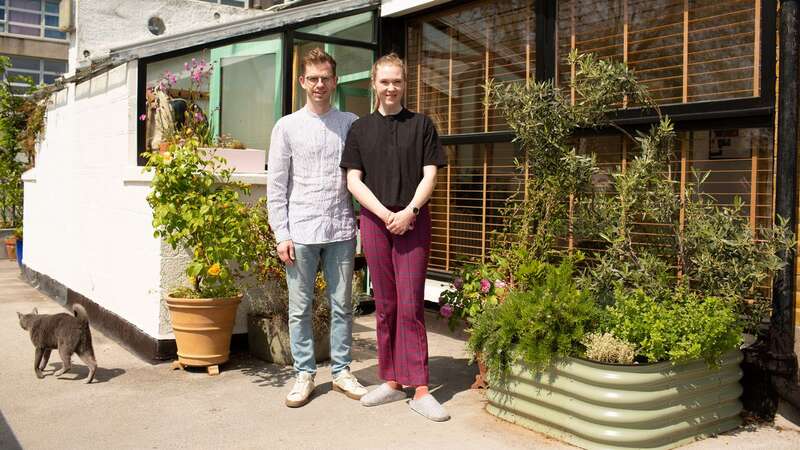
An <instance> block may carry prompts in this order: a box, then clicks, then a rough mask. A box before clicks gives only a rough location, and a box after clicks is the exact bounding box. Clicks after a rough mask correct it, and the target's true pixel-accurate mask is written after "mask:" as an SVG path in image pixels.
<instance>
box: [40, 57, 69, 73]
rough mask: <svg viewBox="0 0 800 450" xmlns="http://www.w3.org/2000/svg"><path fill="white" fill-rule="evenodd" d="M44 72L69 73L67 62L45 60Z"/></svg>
mask: <svg viewBox="0 0 800 450" xmlns="http://www.w3.org/2000/svg"><path fill="white" fill-rule="evenodd" d="M44 71H45V72H54V73H64V72H66V71H67V62H66V61H55V60H52V59H45V60H44Z"/></svg>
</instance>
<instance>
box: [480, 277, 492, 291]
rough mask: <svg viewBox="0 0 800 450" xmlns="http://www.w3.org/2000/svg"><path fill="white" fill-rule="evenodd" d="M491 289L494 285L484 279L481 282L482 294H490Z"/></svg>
mask: <svg viewBox="0 0 800 450" xmlns="http://www.w3.org/2000/svg"><path fill="white" fill-rule="evenodd" d="M491 288H492V283H490V282H489V280H487V279H486V278H483V279H482V280H481V292H483V293H484V294H488V293H489V289H491Z"/></svg>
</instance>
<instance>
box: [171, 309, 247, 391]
mask: <svg viewBox="0 0 800 450" xmlns="http://www.w3.org/2000/svg"><path fill="white" fill-rule="evenodd" d="M165 301H166V303H167V308H168V309H169V314H170V319H171V321H172V330H173V333H174V334H175V344H176V345H177V346H178V361H176V362H175V363H174V364H173V367H174V368H183V367H184V366H201V367H207V370H208V373H209V375H216V374H218V373H219V365H220V364H222V363H224V362H226V361H227V360H228V357H229V356H230V352H231V335H232V334H233V325H234V321H235V319H236V309H237V308H238V307H239V304H240V303H241V301H242V296H241V295H239V296H237V297H230V298H175V297H170V296H168V297H167V298H166V299H165Z"/></svg>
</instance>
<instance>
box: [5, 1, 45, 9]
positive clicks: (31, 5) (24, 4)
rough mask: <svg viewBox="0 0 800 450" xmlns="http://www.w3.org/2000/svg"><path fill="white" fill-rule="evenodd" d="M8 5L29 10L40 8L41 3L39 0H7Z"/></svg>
mask: <svg viewBox="0 0 800 450" xmlns="http://www.w3.org/2000/svg"><path fill="white" fill-rule="evenodd" d="M8 6H10V7H12V8H20V9H27V10H30V11H41V10H42V3H41V1H40V0H9V4H8Z"/></svg>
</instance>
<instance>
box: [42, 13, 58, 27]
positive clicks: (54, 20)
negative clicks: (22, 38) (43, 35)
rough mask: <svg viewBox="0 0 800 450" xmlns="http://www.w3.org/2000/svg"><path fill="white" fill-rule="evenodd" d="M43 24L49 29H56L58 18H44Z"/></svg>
mask: <svg viewBox="0 0 800 450" xmlns="http://www.w3.org/2000/svg"><path fill="white" fill-rule="evenodd" d="M44 24H45V25H47V26H49V27H58V16H44Z"/></svg>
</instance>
